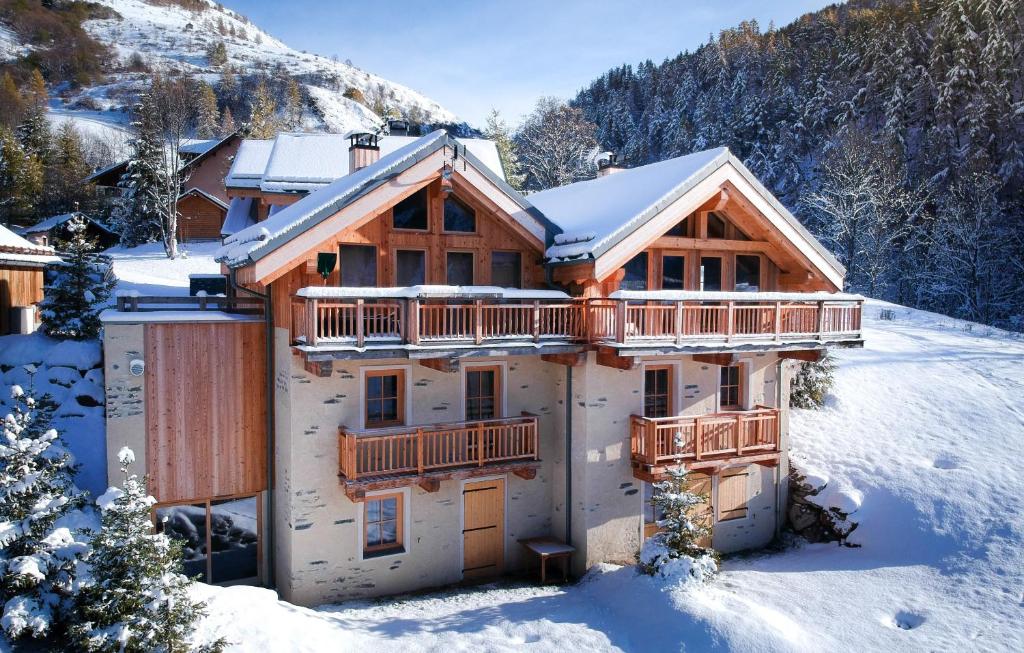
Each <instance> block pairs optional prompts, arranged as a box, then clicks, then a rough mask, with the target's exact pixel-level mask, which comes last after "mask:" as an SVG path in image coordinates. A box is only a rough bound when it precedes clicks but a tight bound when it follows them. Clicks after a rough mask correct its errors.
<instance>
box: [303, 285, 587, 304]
mask: <svg viewBox="0 0 1024 653" xmlns="http://www.w3.org/2000/svg"><path fill="white" fill-rule="evenodd" d="M295 294H296V295H297V296H299V297H308V298H315V299H431V298H450V297H455V296H462V297H476V298H478V299H479V298H484V297H487V298H492V299H546V300H553V301H570V300H571V299H572V297H570V296H569V295H567V294H565V293H564V292H562V291H561V290H545V289H534V288H501V287H500V286H441V285H418V286H404V287H396V288H363V287H359V288H349V287H343V286H309V287H307V288H300V289H299V290H297V291H296V292H295Z"/></svg>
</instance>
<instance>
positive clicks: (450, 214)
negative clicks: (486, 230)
mask: <svg viewBox="0 0 1024 653" xmlns="http://www.w3.org/2000/svg"><path fill="white" fill-rule="evenodd" d="M444 230H445V231H455V232H459V233H474V232H475V231H476V211H474V210H473V209H471V208H470V207H468V206H466V205H465V204H464V203H463V202H462V201H461V200H458V199H456V198H454V197H449V198H448V199H446V200H445V201H444Z"/></svg>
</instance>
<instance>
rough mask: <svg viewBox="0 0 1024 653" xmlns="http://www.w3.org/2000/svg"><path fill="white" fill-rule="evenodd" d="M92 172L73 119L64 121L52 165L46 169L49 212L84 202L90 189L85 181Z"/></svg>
mask: <svg viewBox="0 0 1024 653" xmlns="http://www.w3.org/2000/svg"><path fill="white" fill-rule="evenodd" d="M90 171H91V169H90V166H89V162H88V161H86V158H85V146H84V145H83V143H82V137H81V136H80V135H79V134H78V130H77V129H75V126H74V123H72V122H71V121H70V120H69V121H67V122H64V123H63V124H61V126H60V128H59V129H58V130H57V136H56V138H55V139H54V141H53V149H52V155H51V159H50V165H49V166H47V168H46V180H47V188H48V192H47V197H48V202H47V211H48V212H49V213H65V212H68V211H71V210H73V209H74V208H75V205H77V204H80V203H81V202H82V201H84V200H85V198H86V197H87V196H88V193H89V188H88V186H87V185H86V184H85V183H83V181H82V180H83V179H85V178H86V177H87V176H88V175H89V172H90Z"/></svg>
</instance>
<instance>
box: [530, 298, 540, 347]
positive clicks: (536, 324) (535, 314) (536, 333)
mask: <svg viewBox="0 0 1024 653" xmlns="http://www.w3.org/2000/svg"><path fill="white" fill-rule="evenodd" d="M530 316H531V317H532V318H533V319H532V322H533V341H534V342H540V302H539V301H538V300H534V301H533V310H531V311H530Z"/></svg>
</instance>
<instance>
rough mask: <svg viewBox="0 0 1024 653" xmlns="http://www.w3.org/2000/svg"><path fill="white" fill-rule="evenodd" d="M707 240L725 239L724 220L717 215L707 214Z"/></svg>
mask: <svg viewBox="0 0 1024 653" xmlns="http://www.w3.org/2000/svg"><path fill="white" fill-rule="evenodd" d="M708 238H725V220H724V219H723V218H722V217H721V216H720V215H718V214H717V213H708Z"/></svg>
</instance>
